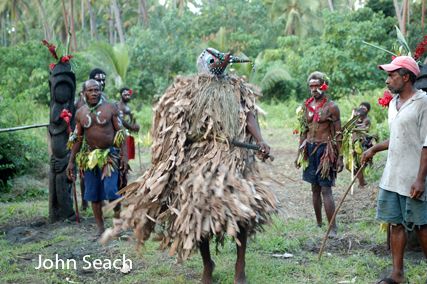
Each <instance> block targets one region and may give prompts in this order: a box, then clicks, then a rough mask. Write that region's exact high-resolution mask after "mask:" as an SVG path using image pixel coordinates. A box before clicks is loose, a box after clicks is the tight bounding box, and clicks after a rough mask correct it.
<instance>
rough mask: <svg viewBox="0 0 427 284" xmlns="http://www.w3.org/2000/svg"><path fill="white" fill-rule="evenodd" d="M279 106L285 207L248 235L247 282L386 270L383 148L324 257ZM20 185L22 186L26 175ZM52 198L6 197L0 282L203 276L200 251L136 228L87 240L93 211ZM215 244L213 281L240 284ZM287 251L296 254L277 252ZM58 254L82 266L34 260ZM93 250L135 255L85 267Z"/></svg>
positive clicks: (276, 131)
mask: <svg viewBox="0 0 427 284" xmlns="http://www.w3.org/2000/svg"><path fill="white" fill-rule="evenodd" d="M276 108H277V109H273V108H268V107H267V110H268V111H269V112H270V113H271V112H273V113H274V112H275V111H276V112H277V113H280V109H279V107H276ZM290 109H291V107H289V111H290ZM281 113H282V116H283V117H284V118H283V120H272V119H265V120H263V121H262V125H264V126H263V136H264V140H265V141H267V143H268V144H269V145H270V146H271V147H272V149H273V150H272V153H273V154H274V155H275V156H276V160H275V161H274V166H275V168H274V169H273V168H268V171H269V173H270V176H271V177H272V178H274V179H275V180H276V181H277V182H278V183H275V184H274V185H273V189H274V191H275V193H276V195H277V197H278V199H279V201H280V208H281V213H280V214H279V215H278V216H277V217H276V218H275V226H273V227H272V228H268V227H267V228H266V231H265V232H260V233H258V234H257V235H256V236H255V237H253V238H251V239H250V240H249V242H248V249H247V255H246V274H247V279H248V283H262V284H265V283H370V282H373V281H375V280H377V279H380V278H382V277H383V276H385V275H387V274H388V272H389V271H390V269H391V264H392V262H391V256H390V254H389V252H388V251H386V248H385V247H386V245H385V243H386V234H385V233H384V232H379V223H378V222H376V221H375V220H374V217H375V210H376V200H377V195H378V194H377V192H378V179H379V177H380V176H381V173H382V165H383V162H384V160H385V155H384V154H382V155H379V156H378V157H377V158H376V161H375V163H374V165H375V166H376V168H375V167H374V169H373V170H372V171H371V175H370V176H369V177H368V181H369V186H368V187H366V188H365V189H358V188H357V187H356V189H355V193H354V194H353V195H349V196H348V197H347V198H346V201H345V202H344V204H343V207H342V208H341V210H340V213H339V214H338V217H337V224H338V236H337V238H335V239H333V240H328V241H327V243H326V247H325V250H324V253H323V257H322V260H321V261H319V260H317V254H318V252H319V248H320V245H321V242H322V239H323V236H324V234H325V231H326V228H325V227H323V228H313V227H314V225H315V218H314V211H313V208H312V205H311V191H310V186H309V185H308V184H306V183H304V182H302V181H300V179H301V178H300V177H301V171H298V170H296V169H295V168H294V167H293V166H292V164H293V160H294V158H295V155H296V147H295V146H296V144H297V137H296V136H293V135H292V134H291V133H292V129H293V127H292V126H291V125H292V121H291V120H290V119H289V118H287V117H286V115H287V114H286V113H285V112H283V111H282V112H281ZM269 117H270V115H269ZM287 121H288V122H287ZM286 125H288V127H287V128H286ZM137 159H138V157H137ZM149 161H150V159H149V154H148V149H143V151H142V162H143V166H144V167H146V166H148V164H149ZM131 166H132V168H133V169H134V171H135V173H134V174H133V175H132V176H131V179H135V178H137V177H138V176H139V175H140V172H138V171H139V162H138V161H132V162H131ZM283 175H285V176H287V177H290V178H292V179H293V180H296V182H293V181H290V180H289V179H288V178H286V177H285V176H283ZM40 176H43V175H40ZM349 181H350V174H349V173H348V172H343V173H342V174H340V175H339V178H338V179H337V186H336V187H335V188H334V198H335V201H336V203H337V202H338V201H339V200H340V199H341V197H342V195H343V193H344V191H345V189H346V187H347V185H348V184H349ZM38 182H40V183H41V184H42V185H40V187H43V188H48V185H47V179H46V178H45V179H40V178H39V179H38ZM34 184H35V183H34ZM34 184H33V185H32V186H33V187H34V186H35V185H34ZM22 187H25V183H24V182H23V183H22ZM21 190H22V189H20V191H21ZM46 199H47V198H46V196H44V195H40V196H37V197H34V198H32V197H31V196H30V197H28V198H27V199H26V201H22V202H18V203H0V234H1V236H0V283H198V281H199V280H200V278H201V274H202V271H203V267H202V262H201V257H200V255H199V254H196V255H194V256H192V257H191V258H190V259H189V260H188V261H187V262H185V263H184V264H183V265H179V264H178V265H177V264H174V263H175V257H170V256H169V255H168V252H167V251H162V250H160V249H158V243H156V242H153V241H148V242H147V245H146V248H145V250H138V249H136V248H135V241H134V240H132V238H130V237H124V238H120V239H115V240H114V241H112V242H110V243H109V244H108V245H107V246H102V245H100V244H98V243H97V242H91V241H89V240H88V237H89V236H90V235H91V234H92V233H93V232H94V231H95V222H94V218H93V213H92V212H91V210H88V211H87V212H83V213H82V222H81V223H80V224H77V223H76V222H68V221H64V222H57V223H51V222H50V221H49V220H48V202H47V201H46ZM106 223H107V225H108V226H111V225H112V219H111V214H110V215H109V216H106ZM324 223H325V224H326V223H327V221H326V220H324ZM211 252H212V254H213V259H214V261H215V262H216V269H215V271H214V274H213V277H214V283H233V278H234V262H235V259H236V247H235V244H234V242H232V241H231V240H229V239H227V240H226V242H225V244H224V247H221V246H220V247H219V252H218V253H216V251H215V245H212V246H211ZM285 253H288V254H292V257H289V258H284V257H280V255H282V256H283V254H285ZM56 255H58V258H59V259H64V260H65V261H66V259H74V260H76V270H74V269H55V268H53V269H35V268H36V267H37V266H38V265H39V257H41V258H42V260H45V259H52V260H55V257H56ZM86 255H90V259H89V260H90V261H93V260H95V259H97V258H99V259H101V261H102V264H103V265H107V264H108V263H107V264H106V261H104V259H110V260H115V259H121V258H123V255H125V256H126V259H130V260H131V261H132V270H131V272H130V273H129V274H123V273H122V272H120V271H119V270H117V269H114V268H112V269H94V268H93V267H92V268H90V269H83V266H87V263H84V262H83V257H84V256H86ZM71 268H72V267H71ZM405 269H406V270H405V273H406V274H405V275H406V277H407V279H408V280H409V282H410V283H418V284H420V283H425V281H426V279H427V271H426V263H425V259H424V258H423V255H422V253H420V252H414V251H408V252H407V253H406V255H405Z"/></svg>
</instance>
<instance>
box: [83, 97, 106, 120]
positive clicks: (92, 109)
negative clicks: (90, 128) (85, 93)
mask: <svg viewBox="0 0 427 284" xmlns="http://www.w3.org/2000/svg"><path fill="white" fill-rule="evenodd" d="M85 104H86V106H87V108H88V109H89V110H90V111H91V112H93V113H94V114H95V116H96V117H98V114H97V113H96V108H97V107H99V106H100V105H101V104H102V98H101V99H99V102H98V103H97V104H96V106H94V107H90V106H89V104H88V103H87V101H86V100H85Z"/></svg>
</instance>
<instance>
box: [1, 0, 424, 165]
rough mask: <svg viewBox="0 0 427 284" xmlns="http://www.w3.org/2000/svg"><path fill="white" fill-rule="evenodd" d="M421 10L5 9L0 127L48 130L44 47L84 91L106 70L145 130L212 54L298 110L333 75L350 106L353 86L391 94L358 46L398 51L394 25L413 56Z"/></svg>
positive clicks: (99, 0) (336, 93)
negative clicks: (183, 79) (160, 100)
mask: <svg viewBox="0 0 427 284" xmlns="http://www.w3.org/2000/svg"><path fill="white" fill-rule="evenodd" d="M363 2H367V3H365V4H366V5H365V7H363ZM423 4H424V6H425V0H417V1H408V0H369V1H355V0H333V1H332V0H307V1H295V0H252V1H246V0H215V1H214V0H198V1H187V0H185V1H184V0H164V1H158V0H80V1H77V0H53V1H51V0H25V1H24V0H4V1H1V4H0V27H1V30H0V103H1V104H2V109H0V122H1V123H3V124H2V125H10V126H19V125H25V124H32V123H34V122H35V121H38V122H40V123H41V122H47V121H48V103H49V85H48V81H47V78H48V76H49V64H51V63H52V57H51V55H50V53H49V52H48V51H47V49H46V48H45V47H44V46H43V44H42V42H41V40H43V39H45V40H47V41H49V42H51V43H55V44H56V45H57V43H60V42H61V43H62V45H63V46H69V49H70V50H69V52H68V54H72V55H73V59H72V61H73V62H74V63H75V65H74V66H73V69H74V71H75V73H76V77H77V83H78V86H80V85H81V83H82V82H83V81H85V80H87V79H88V74H89V72H90V70H91V69H92V68H94V67H100V68H102V69H104V70H105V71H106V72H107V85H106V89H105V93H106V94H107V96H109V97H110V98H111V100H115V99H117V98H118V90H119V89H120V88H121V87H123V86H128V87H130V88H132V90H133V91H134V94H133V97H132V106H133V107H134V109H136V111H137V113H138V114H141V113H144V116H143V117H140V118H139V123H140V124H141V125H145V127H146V128H148V125H149V124H150V117H149V115H147V116H148V117H146V115H145V113H146V112H145V110H146V109H147V110H149V106H150V105H151V104H152V103H153V102H154V101H155V100H156V99H157V97H156V95H157V94H161V93H162V92H163V91H164V90H165V89H166V87H167V86H168V85H169V84H170V83H171V82H172V80H173V78H174V77H175V76H176V75H180V74H189V73H193V72H195V71H196V66H195V62H196V58H197V56H198V55H199V54H200V53H201V52H202V51H203V49H205V48H206V47H208V46H212V47H214V48H217V49H219V50H220V51H222V52H232V53H233V54H234V55H236V56H239V57H243V58H249V59H251V60H253V61H254V63H255V68H252V66H251V65H250V64H240V65H238V64H235V65H234V66H233V68H234V69H235V70H229V71H228V72H237V73H238V74H239V75H245V76H246V77H247V78H248V82H249V83H250V84H252V85H253V87H254V88H260V89H261V90H262V92H263V94H264V97H263V98H262V99H263V100H264V101H265V102H269V101H270V102H276V101H281V102H285V101H287V100H290V99H292V100H293V101H295V102H301V101H302V99H303V98H305V97H306V96H307V94H308V90H307V88H306V81H305V80H306V78H307V75H308V74H309V73H311V72H313V71H314V70H320V71H322V72H325V73H326V74H328V76H329V77H330V79H331V88H330V89H329V92H330V94H331V95H332V97H333V98H334V99H338V98H344V97H347V95H348V94H349V92H350V89H351V88H352V87H353V86H355V87H356V93H358V94H362V93H366V92H370V91H372V90H373V89H377V88H382V87H383V86H384V74H383V73H382V72H381V71H379V70H378V69H377V68H376V66H377V65H378V63H386V62H389V61H390V56H389V55H387V54H385V53H384V52H382V51H380V50H377V49H375V48H372V47H370V46H368V45H365V44H363V43H362V41H366V42H369V43H371V44H374V45H377V46H380V47H382V48H385V49H390V48H392V46H393V45H394V44H395V43H396V40H395V39H396V29H395V28H394V26H399V27H401V26H402V25H403V24H404V25H405V29H402V28H400V29H401V30H402V32H403V34H404V35H405V37H406V41H407V44H408V47H409V49H410V50H415V48H416V46H417V44H418V43H419V41H420V40H421V39H422V38H423V36H424V34H425V27H424V18H425V11H422V7H424V6H423ZM189 7H192V9H191V10H190V8H189ZM396 7H397V9H396ZM405 7H406V8H405ZM69 34H71V37H69ZM68 41H70V44H68ZM421 60H422V61H424V60H425V55H424V56H423V57H422V58H421ZM142 102H144V105H145V106H144V107H143V108H142ZM3 106H5V107H4V108H3ZM142 110H144V112H143V111H142ZM147 113H149V112H147ZM142 120H147V121H142ZM378 123H380V122H378ZM145 131H146V130H145ZM0 135H1V138H2V140H3V136H4V135H3V134H0ZM0 154H1V153H0ZM0 163H3V162H0Z"/></svg>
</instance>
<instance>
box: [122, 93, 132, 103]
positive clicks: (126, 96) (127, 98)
mask: <svg viewBox="0 0 427 284" xmlns="http://www.w3.org/2000/svg"><path fill="white" fill-rule="evenodd" d="M130 97H131V93H130V92H129V90H124V91H123V92H122V100H123V101H124V102H125V103H127V102H129V101H130Z"/></svg>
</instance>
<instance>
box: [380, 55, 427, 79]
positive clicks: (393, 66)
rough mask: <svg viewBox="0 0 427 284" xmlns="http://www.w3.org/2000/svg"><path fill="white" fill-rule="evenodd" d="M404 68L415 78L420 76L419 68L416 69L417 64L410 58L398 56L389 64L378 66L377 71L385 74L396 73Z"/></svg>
mask: <svg viewBox="0 0 427 284" xmlns="http://www.w3.org/2000/svg"><path fill="white" fill-rule="evenodd" d="M401 68H406V69H408V70H410V71H412V73H414V74H415V76H418V74H420V68H419V67H418V64H417V62H415V60H414V59H413V58H412V57H409V56H398V57H396V58H395V59H394V60H393V61H392V62H391V63H390V64H384V65H378V69H380V70H384V71H387V72H392V71H396V70H397V69H401Z"/></svg>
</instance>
